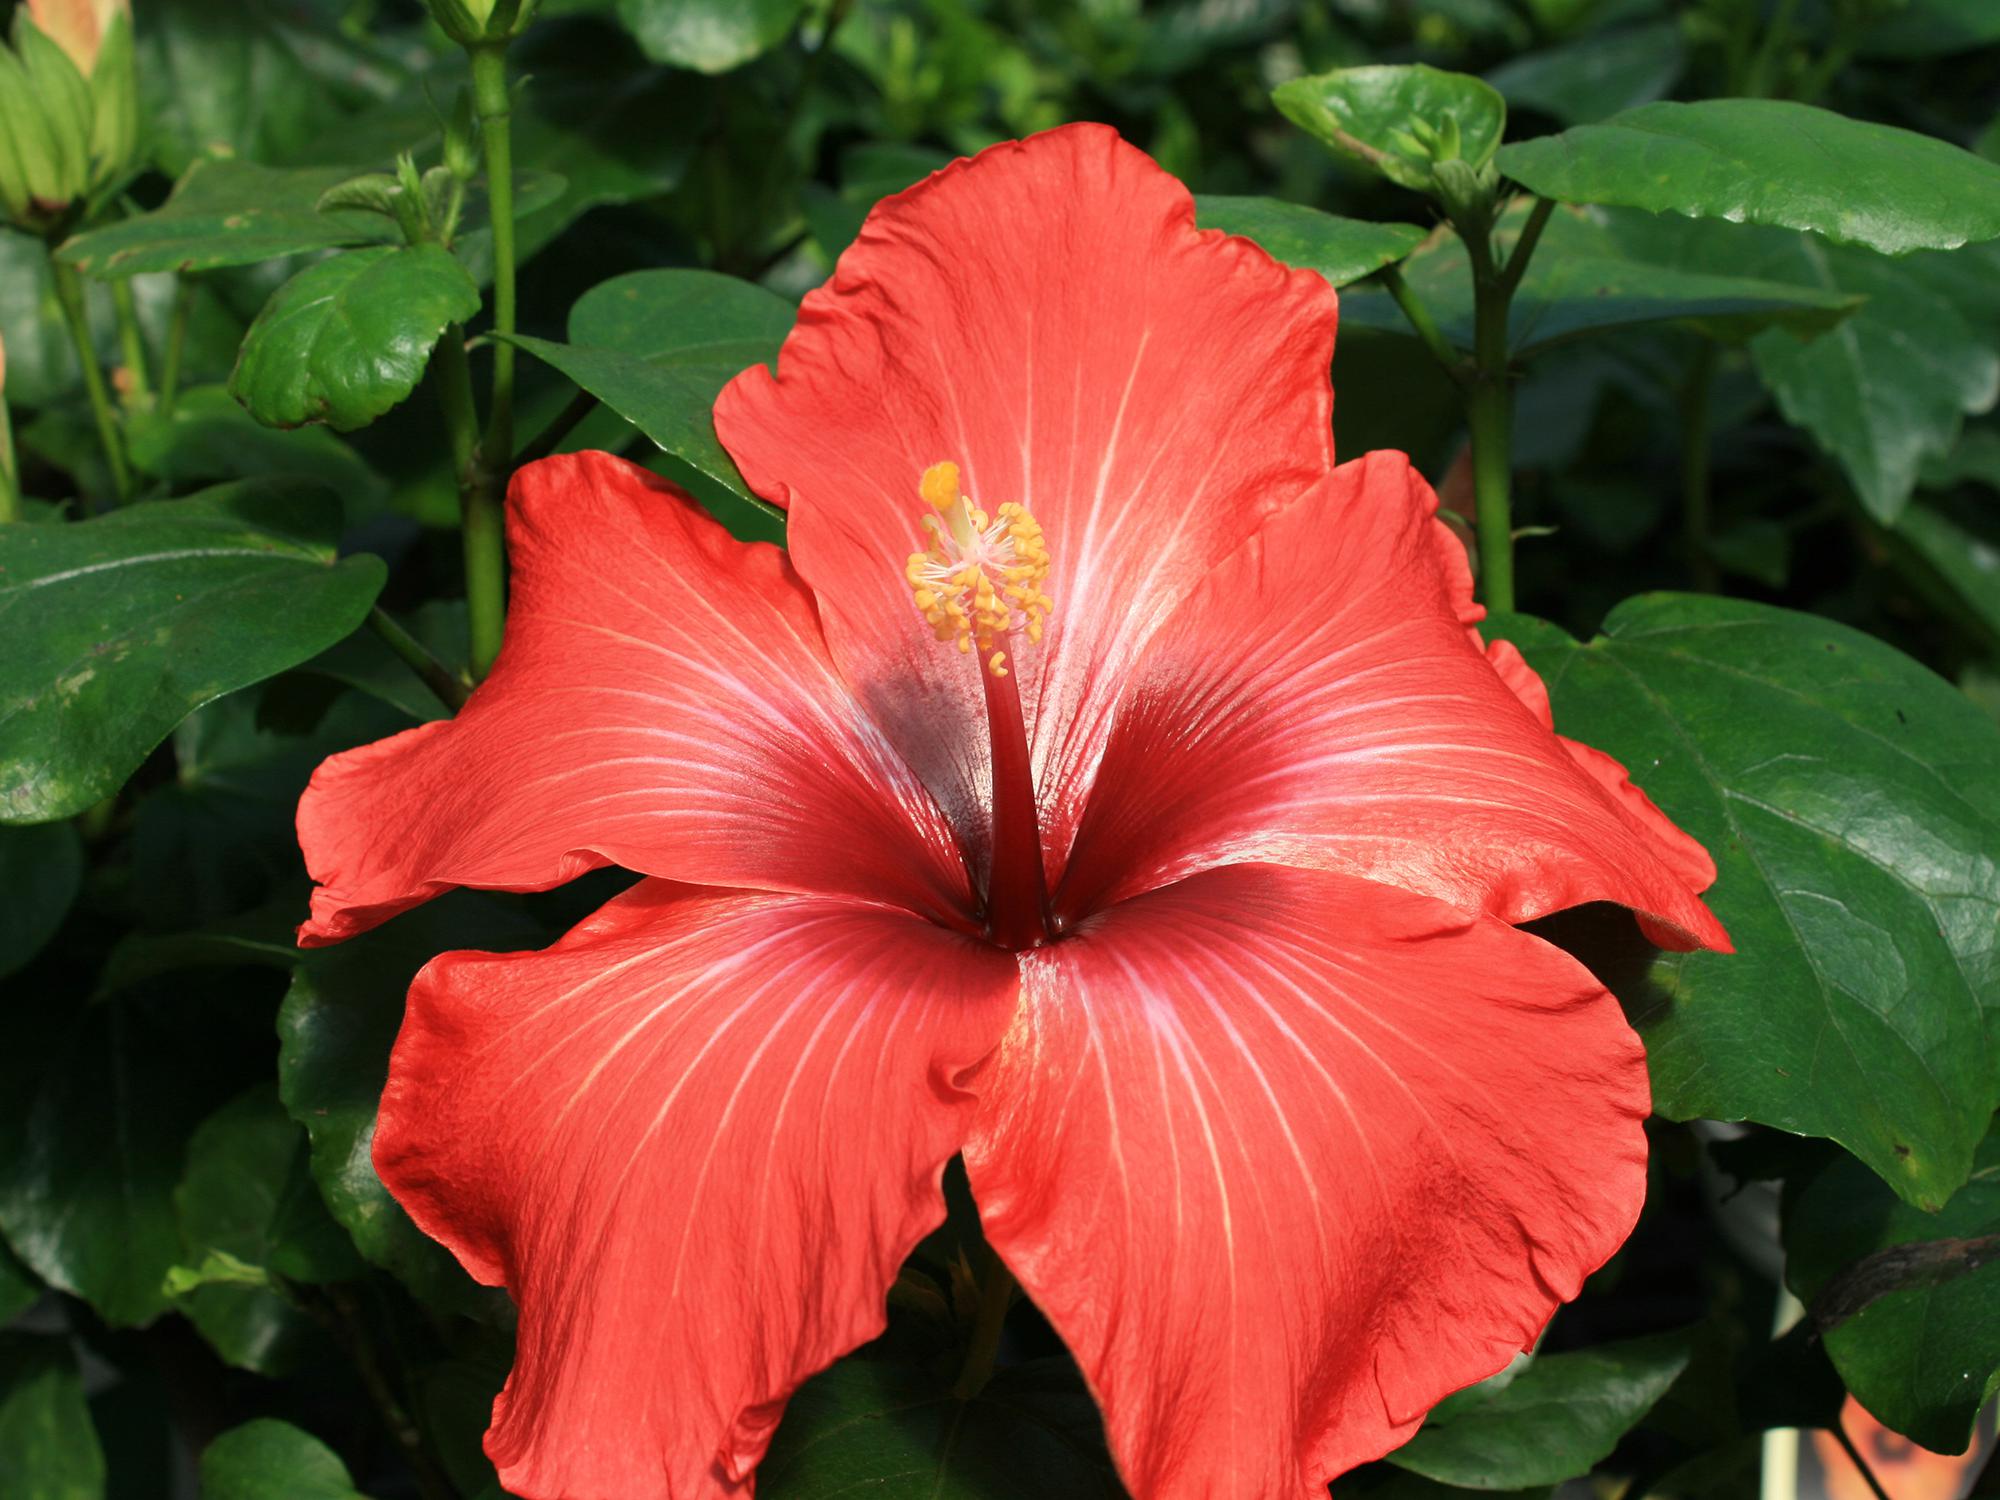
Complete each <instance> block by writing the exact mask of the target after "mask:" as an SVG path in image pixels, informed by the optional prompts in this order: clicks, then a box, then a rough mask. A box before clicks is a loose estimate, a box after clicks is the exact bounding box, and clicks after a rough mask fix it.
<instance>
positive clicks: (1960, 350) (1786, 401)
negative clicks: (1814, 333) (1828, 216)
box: [1610, 214, 2000, 523]
mask: <svg viewBox="0 0 2000 1500" xmlns="http://www.w3.org/2000/svg"><path fill="white" fill-rule="evenodd" d="M1610 224H1611V229H1612V233H1613V235H1614V237H1615V238H1616V239H1617V240H1618V242H1619V243H1620V244H1621V245H1624V246H1625V247H1627V248H1628V249H1629V250H1630V251H1631V253H1632V254H1633V255H1634V256H1635V257H1636V258H1638V259H1641V260H1645V261H1648V262H1651V263H1653V264H1657V265H1661V266H1665V267H1671V268H1673V269H1674V271H1675V273H1676V274H1678V273H1680V272H1682V271H1693V270H1700V271H1708V272H1715V271H1726V272H1730V273H1733V274H1738V275H1744V276H1752V277H1758V278H1761V279H1765V280H1769V281H1778V282H1785V283H1788V284H1791V285H1793V286H1795V287H1797V288H1799V289H1801V290H1805V289H1812V290H1814V291H1818V292H1820V293H1822V294H1824V295H1827V296H1838V295H1842V294H1845V295H1847V296H1850V297H1861V298H1864V299H1866V300H1864V301H1863V302H1862V303H1861V306H1860V308H1859V310H1858V311H1856V312H1855V314H1854V316H1853V317H1851V318H1848V319H1847V320H1846V321H1844V322H1843V323H1841V324H1840V325H1839V326H1838V327H1837V328H1835V329H1834V330H1833V331H1832V332H1830V333H1828V334H1825V335H1823V336H1821V337H1819V338H1815V339H1813V340H1811V341H1810V342H1802V341H1801V340H1800V339H1798V338H1794V337H1792V336H1791V335H1790V334H1789V333H1783V332H1771V333H1767V334H1765V335H1763V336H1762V337H1760V338H1758V339H1757V340H1756V341H1755V342H1754V343H1753V344H1752V345H1751V353H1752V356H1753V357H1754V359H1755V361H1756V365H1757V373H1758V374H1759V375H1760V376H1762V377H1763V380H1764V383H1765V384H1766V385H1767V386H1769V387H1770V389H1771V391H1772V394H1774V395H1775V396H1776V397H1777V398H1778V405H1779V407H1780V409H1781V410H1782V411H1783V412H1784V414H1785V416H1786V418H1787V419H1788V420H1789V421H1791V422H1793V423H1795V424H1797V425H1798V426H1800V427H1803V428H1804V429H1805V430H1806V431H1808V432H1809V433H1811V434H1812V436H1813V438H1814V439H1815V440H1816V441H1817V442H1818V443H1819V445H1820V446H1821V447H1822V448H1824V449H1825V450H1826V452H1827V453H1829V454H1830V455H1832V457H1833V458H1834V459H1835V460H1836V461H1837V462H1838V463H1839V464H1840V466H1841V468H1842V470H1843V471H1844V472H1845V473H1846V474H1847V476H1848V480H1849V482H1850V483H1851V484H1852V485H1853V486H1854V490H1855V493H1856V494H1857V495H1858V496H1859V497H1860V499H1861V502H1862V504H1863V506H1864V507H1866V509H1867V510H1868V512H1869V514H1870V515H1872V516H1874V517H1875V518H1876V519H1877V520H1879V521H1882V522H1884V523H1888V522H1892V521H1894V519H1895V518H1896V515H1897V514H1898V512H1900V511H1901V509H1902V507H1903V505H1904V503H1905V502H1906V501H1907V500H1908V498H1909V495H1910V491H1911V489H1912V488H1913V487H1914V486H1915V484H1916V482H1917V476H1918V473H1919V471H1920V469H1921V466H1922V464H1923V462H1924V461H1925V459H1927V458H1930V457H1933V456H1936V455H1939V454H1942V453H1945V452H1947V451H1949V450H1950V449H1951V447H1952V446H1953V444H1954V443H1955V442H1956V440H1957V438H1958V433H1959V427H1960V424H1961V422H1962V421H1963V420H1964V417H1965V415H1966V413H1968V412H1975V411H1982V410H1985V409H1986V408H1988V407H1990V406H1991V405H1992V404H1993V402H1994V398H1995V397H1996V395H2000V248H1996V247H1989V246H1980V247H1976V248H1972V249H1967V250H1958V251H1953V252H1950V253H1944V254H1939V253H1931V254H1917V255H1911V256H1907V257H1904V258H1902V259H1899V260H1888V259H1885V258H1884V257H1882V256H1880V255H1876V254H1874V253H1873V252H1871V251H1867V250H1855V249H1849V248H1845V247H1842V246H1839V245H1828V244H1826V243H1824V242H1823V241H1820V240H1817V239H1815V238H1813V237H1811V236H1809V235H1801V234H1789V233H1785V232H1783V231H1780V230H1754V229H1745V228H1741V227H1738V226H1726V225H1720V224H1697V223H1691V222H1687V221H1684V220H1669V219H1657V218H1652V217H1650V216H1647V215H1643V214H1621V215H1616V216H1614V217H1613V218H1612V219H1611V220H1610Z"/></svg>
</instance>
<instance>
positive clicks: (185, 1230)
mask: <svg viewBox="0 0 2000 1500" xmlns="http://www.w3.org/2000/svg"><path fill="white" fill-rule="evenodd" d="M303 1140H304V1137H303V1135H302V1133H301V1132H300V1130H299V1127H298V1126H297V1125H295V1124H294V1123H293V1122H292V1121H291V1119H290V1118H289V1117H288V1116H287V1115H286V1114H285V1111H284V1108H283V1106H282V1105H280V1104H279V1103H278V1094H277V1090H276V1088H275V1087H274V1086H273V1085H270V1084H259V1085H258V1086H257V1087H256V1088H254V1089H251V1090H250V1091H249V1092H248V1093H244V1094H239V1095H238V1096H237V1097H236V1098H234V1099H232V1100H230V1102H229V1103H227V1104H225V1105H223V1106H222V1108H221V1109H219V1110H217V1111H216V1112H215V1113H214V1114H212V1115H210V1116H209V1117H208V1118H207V1119H206V1120H204V1121H203V1122H202V1123H201V1126H200V1127H199V1128H198V1129H197V1130H196V1131H195V1133H194V1135H193V1136H192V1137H191V1138H190V1139H189V1141H188V1149H187V1169H186V1172H185V1173H184V1174H183V1176H182V1177H181V1181H180V1186H179V1187H177V1188H175V1189H174V1212H175V1215H176V1217H177V1218H178V1220H179V1222H180V1235H181V1258H180V1262H179V1264H178V1265H177V1266H176V1268H175V1269H174V1271H173V1272H170V1273H169V1277H168V1284H169V1286H170V1287H172V1288H174V1290H175V1292H176V1296H175V1300H176V1301H177V1302H178V1304H179V1306H180V1309H181V1311H182V1312H183V1313H185V1314H186V1315H187V1317H188V1318H189V1319H190V1320H192V1322H193V1323H194V1325H195V1327H196V1328H198V1329H200V1330H201V1335H202V1337H203V1338H205V1339H207V1340H208V1342H209V1344H210V1345H211V1346H212V1347H213V1348H214V1349H215V1352H216V1353H217V1354H219V1355H221V1356H222V1358H223V1359H224V1360H225V1361H227V1362H228V1363H229V1364H232V1365H236V1366H239V1367H240V1368H242V1369H246V1370H254V1371H256V1372H257V1373H258V1374H260V1375H283V1374H286V1373H289V1372H290V1371H291V1370H293V1369H295V1368H297V1366H298V1365H299V1363H300V1361H301V1359H302V1358H303V1357H304V1356H305V1355H306V1354H307V1352H308V1351H310V1350H311V1349H312V1347H313V1344H314V1334H315V1329H314V1327H313V1325H312V1323H311V1322H310V1320H309V1319H307V1317H306V1316H305V1315H304V1314H303V1313H301V1312H299V1311H298V1310H297V1309H296V1308H294V1307H293V1306H292V1305H291V1303H290V1302H289V1301H288V1300H287V1299H286V1297H285V1296H284V1294H283V1292H282V1289H281V1288H280V1287H279V1286H278V1285H277V1284H276V1283H275V1282H274V1281H273V1280H272V1279H271V1268H272V1261H273V1258H274V1256H275V1255H276V1253H277V1252H278V1251H279V1250H280V1249H281V1248H282V1245H281V1242H280V1240H279V1237H278V1233H277V1218H278V1208H279V1205H280V1203H281V1202H282V1201H283V1197H284V1192H285V1186H286V1183H287V1181H288V1180H289V1178H290V1175H291V1168H292V1160H293V1157H294V1155H295V1154H296V1149H297V1147H298V1146H300V1145H301V1144H303ZM324 1212H325V1210H324V1209H322V1210H321V1213H322V1215H323V1214H324ZM218 1261H219V1262H222V1263H223V1264H225V1265H229V1266H232V1267H238V1268H241V1271H242V1272H243V1273H247V1274H243V1275H241V1276H240V1277H236V1278H226V1277H224V1278H213V1279H210V1278H207V1277H205V1276H204V1272H205V1271H206V1269H207V1268H208V1267H209V1266H211V1265H213V1264H215V1263H216V1262H218ZM183 1288H184V1289H183Z"/></svg>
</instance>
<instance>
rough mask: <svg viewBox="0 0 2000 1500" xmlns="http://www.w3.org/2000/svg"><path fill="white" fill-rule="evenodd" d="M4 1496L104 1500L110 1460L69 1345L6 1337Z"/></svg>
mask: <svg viewBox="0 0 2000 1500" xmlns="http://www.w3.org/2000/svg"><path fill="white" fill-rule="evenodd" d="M0 1494H4V1495H6V1496H7V1500H103V1495H104V1454H103V1452H102V1450H100V1448H99V1447H98V1443H97V1430H96V1429H95V1428H94V1427H92V1426H91V1423H90V1408H89V1407H87V1406H86V1405H84V1400H83V1376H82V1374H81V1372H79V1371H78V1369H77V1367H76V1355H75V1354H74V1353H72V1352H71V1350H70V1347H69V1340H67V1339H65V1338H57V1337H52V1336H50V1335H48V1334H37V1333H0Z"/></svg>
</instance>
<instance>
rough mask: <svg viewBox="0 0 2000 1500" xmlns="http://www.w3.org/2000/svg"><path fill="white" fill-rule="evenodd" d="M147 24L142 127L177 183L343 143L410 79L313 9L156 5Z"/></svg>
mask: <svg viewBox="0 0 2000 1500" xmlns="http://www.w3.org/2000/svg"><path fill="white" fill-rule="evenodd" d="M134 9H135V11H136V14H137V19H138V23H139V25H138V52H139V56H138V75H139V85H140V101H141V103H140V108H141V116H140V117H141V118H142V119H144V120H145V121H146V122H147V126H148V129H149V132H150V135H149V139H150V144H151V146H152V150H153V154H154V158H155V160H156V161H157V162H158V164H159V166H160V168H161V170H163V171H165V172H167V173H169V174H170V175H173V176H176V177H178V176H179V175H180V174H181V173H182V172H185V171H186V170H187V169H188V167H189V166H190V165H191V164H192V163H193V162H194V161H196V160H197V159H199V158H201V157H205V156H215V157H238V158H242V159H246V160H249V161H282V160H284V159H286V157H287V156H288V155H290V154H291V153H294V152H296V151H297V150H298V149H299V148H300V147H302V146H305V145H306V144H308V143H310V142H313V141H329V140H330V141H335V142H338V141H340V140H342V139H343V137H344V135H345V132H344V131H343V130H342V129H341V128H340V127H341V126H343V125H344V124H345V122H346V121H347V120H348V119H349V118H351V116H352V114H353V113H354V111H356V110H357V109H360V108H362V107H364V106H365V105H367V104H368V103H369V102H371V101H372V100H375V99H379V98H381V97H383V96H385V95H386V94H387V93H388V92H390V91H391V90H392V89H394V88H395V87H396V86H397V85H398V84H399V83H400V82H401V70H400V69H399V68H397V67H396V66H395V65H393V64H391V63H388V62H385V61H384V59H383V56H382V54H380V53H378V52H375V51H373V50H371V49H370V48H368V47H367V46H366V45H365V44H364V43H361V42H358V41H356V40H355V39H354V38H353V37H352V36H350V35H347V34H344V33H343V32H342V31H340V30H339V29H337V28H336V27H335V26H333V25H331V24H327V25H324V26H323V27H316V26H314V25H313V24H312V22H311V19H310V16H309V12H310V9H311V8H310V7H307V6H295V7H287V8H285V9H283V10H279V9H276V8H273V7H270V6H266V5H264V4H261V3H259V0H150V3H148V4H144V5H140V6H137V7H135V8H134Z"/></svg>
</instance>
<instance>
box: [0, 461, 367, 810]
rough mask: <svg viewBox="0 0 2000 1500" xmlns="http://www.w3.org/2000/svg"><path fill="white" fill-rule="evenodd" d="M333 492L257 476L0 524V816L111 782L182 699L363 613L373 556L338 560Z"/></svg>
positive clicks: (218, 688) (70, 803) (335, 635)
mask: <svg viewBox="0 0 2000 1500" xmlns="http://www.w3.org/2000/svg"><path fill="white" fill-rule="evenodd" d="M338 526H339V508H338V506H337V504H336V503H335V501H334V499H333V497H332V496H331V495H329V494H327V493H326V492H325V491H324V490H322V489H320V488H319V487H318V486H317V485H313V484H309V483H302V482H297V481H291V480H275V479H267V480H260V481H247V482H245V483H242V484H233V485H223V486H220V487H218V488H216V489H212V490H205V491H203V492H202V493H201V494H199V495H195V496H192V497H190V498H188V499H186V500H174V501H162V502H158V503H155V504H148V505H139V506H132V507H129V508H127V509H125V510H120V511H116V512H113V513H112V514H110V515H108V516H102V517H99V518H97V519H95V520H91V521H83V522H79V523H76V524H73V525H62V526H11V527H8V528H6V529H5V530H4V531H0V635H4V636H5V637H6V638H7V639H8V640H10V641H12V642H13V643H14V644H13V645H12V647H11V648H10V649H9V650H8V652H7V653H6V654H5V656H4V657H0V822H13V823H43V822H48V821H50V820H52V819H55V818H63V817H68V816H70V815H71V814H73V813H78V812H81V811H83V809H85V808H87V807H89V806H90V805H91V804H92V803H95V802H98V801H101V800H102V799H103V798H105V797H108V796H110V795H111V794H112V793H113V792H115V791H117V790H118V788H119V787H120V786H122V785H123V784H124V782H125V779H126V778H127V777H128V776H130V775H131V774H132V772H133V771H134V770H135V769H137V767H138V766H139V763H140V762H141V761H143V760H144V759H145V758H146V756H147V754H148V753H149V752H151V750H152V749H153V747H154V746H155V745H157V744H159V742H160V741H161V740H162V739H164V738H165V737H166V735H167V734H168V733H169V732H170V731H171V730H172V729H173V727H174V726H175V725H176V724H178V723H179V722H180V721H181V720H182V719H184V718H185V717H187V715H188V714H189V713H190V712H192V711H193V710H194V709H196V708H198V707H199V706H200V705H202V704H203V703H206V702H208V701H209V700H211V699H213V698H217V697H220V696H221V695H222V694H224V693H227V692H230V691H232V690H233V689H236V688H239V687H242V686H244V685H245V684H246V683H252V682H257V681H260V680H261V679H263V678H265V677H269V676H270V675H272V674H273V673H275V672H281V671H283V670H284V669H285V668H287V667H290V666H294V665H296V664H297V663H299V662H301V661H304V660H305V659H306V658H307V657H310V656H311V655H313V654H314V653H315V652H317V651H320V650H323V649H324V648H325V647H326V646H328V645H330V644H331V643H332V642H334V641H336V640H338V639H340V637H342V636H343V635H346V634H347V633H348V632H349V631H350V630H352V629H354V627H355V626H356V625H358V624H360V623H361V620H362V617H363V616H364V615H366V614H367V612H368V607H369V605H370V604H371V603H373V601H374V598H375V595H376V593H377V592H378V591H379V590H380V589H381V587H382V578H383V567H382V563H381V561H380V560H379V559H377V558H373V557H367V556H361V557H351V558H347V559H345V560H343V561H340V562H336V561H335V560H334V555H333V539H334V535H335V533H336V531H337V529H338Z"/></svg>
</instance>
